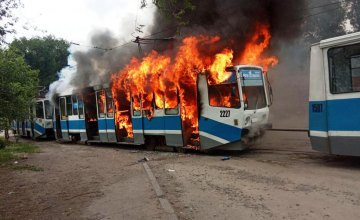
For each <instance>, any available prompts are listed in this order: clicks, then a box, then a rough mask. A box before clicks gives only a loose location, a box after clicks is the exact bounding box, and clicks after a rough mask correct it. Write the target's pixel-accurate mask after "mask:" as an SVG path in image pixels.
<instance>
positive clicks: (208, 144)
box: [198, 75, 244, 150]
mask: <svg viewBox="0 0 360 220" xmlns="http://www.w3.org/2000/svg"><path fill="white" fill-rule="evenodd" d="M235 79H236V77H235ZM198 80H199V81H198V86H199V92H200V97H201V115H200V118H199V133H200V145H201V149H204V150H208V149H211V148H215V147H219V146H222V145H225V144H229V143H231V142H237V141H240V140H241V133H242V132H241V131H242V129H241V124H240V123H239V118H241V115H242V114H243V112H244V110H243V109H242V108H241V107H240V98H239V97H240V93H239V90H237V91H236V93H234V95H235V96H236V97H237V98H236V99H237V102H238V103H237V104H236V106H234V107H236V108H227V107H220V105H221V104H218V106H219V107H214V106H211V105H210V102H211V101H210V100H209V90H208V82H207V78H206V76H205V75H200V76H199V79H198ZM217 86H219V85H217ZM210 95H211V93H210ZM214 95H215V94H214ZM217 95H218V97H216V98H218V99H220V100H218V101H219V103H221V102H222V101H223V100H224V97H222V95H221V94H220V93H219V94H217ZM214 105H216V104H214ZM239 145H240V143H239Z"/></svg>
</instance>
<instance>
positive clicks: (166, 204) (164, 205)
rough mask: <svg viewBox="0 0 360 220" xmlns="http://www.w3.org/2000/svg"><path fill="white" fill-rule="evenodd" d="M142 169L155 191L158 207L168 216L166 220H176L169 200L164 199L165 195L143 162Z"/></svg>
mask: <svg viewBox="0 0 360 220" xmlns="http://www.w3.org/2000/svg"><path fill="white" fill-rule="evenodd" d="M143 166H144V169H145V171H146V174H147V176H148V178H149V180H150V182H151V185H152V187H153V189H154V191H155V194H156V196H157V197H158V199H159V202H160V205H161V207H162V209H163V210H164V211H165V212H166V213H167V214H168V219H174V220H177V219H178V217H177V216H176V214H175V211H174V209H173V207H172V206H171V204H170V202H169V200H167V198H165V194H164V192H163V191H162V189H161V188H160V185H159V183H158V182H157V180H156V178H155V176H154V174H153V172H152V171H151V169H150V167H149V165H148V164H147V163H146V162H145V163H143Z"/></svg>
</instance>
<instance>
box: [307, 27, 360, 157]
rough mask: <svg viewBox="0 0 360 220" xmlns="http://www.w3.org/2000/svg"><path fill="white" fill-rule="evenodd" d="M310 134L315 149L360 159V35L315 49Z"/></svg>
mask: <svg viewBox="0 0 360 220" xmlns="http://www.w3.org/2000/svg"><path fill="white" fill-rule="evenodd" d="M309 135H310V139H311V144H312V147H313V149H314V150H317V151H321V152H325V153H329V154H336V155H352V156H360V32H358V33H353V34H348V35H345V36H340V37H336V38H331V39H327V40H323V41H321V42H320V43H318V44H314V45H313V46H312V48H311V64H310V98H309Z"/></svg>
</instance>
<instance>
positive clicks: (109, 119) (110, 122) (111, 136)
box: [105, 89, 117, 142]
mask: <svg viewBox="0 0 360 220" xmlns="http://www.w3.org/2000/svg"><path fill="white" fill-rule="evenodd" d="M105 95H106V133H107V137H108V141H109V142H117V140H116V133H115V120H114V102H113V98H112V94H111V90H110V89H105Z"/></svg>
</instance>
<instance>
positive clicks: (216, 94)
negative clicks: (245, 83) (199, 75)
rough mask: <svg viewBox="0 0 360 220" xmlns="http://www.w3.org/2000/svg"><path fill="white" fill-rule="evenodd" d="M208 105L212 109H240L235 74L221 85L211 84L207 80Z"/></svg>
mask: <svg viewBox="0 0 360 220" xmlns="http://www.w3.org/2000/svg"><path fill="white" fill-rule="evenodd" d="M208 92H209V103H210V106H213V107H224V108H240V107H241V103H240V94H239V87H238V83H237V78H236V73H235V72H233V73H232V75H231V76H230V78H229V79H228V80H226V81H225V82H223V83H221V84H211V83H209V80H208Z"/></svg>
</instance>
